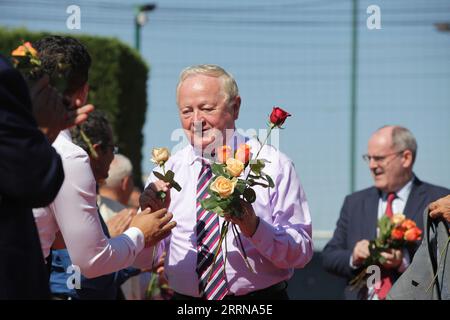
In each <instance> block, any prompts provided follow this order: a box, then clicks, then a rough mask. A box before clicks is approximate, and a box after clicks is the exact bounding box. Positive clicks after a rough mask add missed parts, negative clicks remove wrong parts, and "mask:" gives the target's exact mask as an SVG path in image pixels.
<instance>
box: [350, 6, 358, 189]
mask: <svg viewBox="0 0 450 320" xmlns="http://www.w3.org/2000/svg"><path fill="white" fill-rule="evenodd" d="M351 54H352V65H351V84H350V193H352V192H354V191H355V186H356V142H357V139H356V135H357V130H356V129H357V128H356V124H357V111H358V105H357V102H358V101H357V100H358V0H353V5H352V51H351Z"/></svg>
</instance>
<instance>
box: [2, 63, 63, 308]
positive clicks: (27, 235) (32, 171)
mask: <svg viewBox="0 0 450 320" xmlns="http://www.w3.org/2000/svg"><path fill="white" fill-rule="evenodd" d="M0 154H1V156H0V181H1V182H0V299H45V298H48V297H49V289H48V277H47V271H46V267H45V263H44V257H43V255H42V250H41V245H40V242H39V236H38V233H37V230H36V225H35V223H34V218H33V214H32V212H31V208H34V207H40V206H45V205H47V204H49V203H50V202H51V201H52V200H53V199H54V197H55V196H56V194H57V193H58V191H59V188H60V186H61V184H62V182H63V180H64V171H63V167H62V163H61V159H60V157H59V156H58V154H57V153H56V151H55V150H54V149H53V148H52V147H51V146H50V144H49V142H48V140H47V138H46V137H45V136H44V134H43V133H42V132H41V131H40V130H39V129H38V127H37V123H36V122H35V120H34V118H33V114H32V109H31V101H30V95H29V93H28V88H27V85H26V83H25V81H24V80H23V78H22V77H21V75H20V74H19V73H18V72H17V71H16V70H14V69H12V68H11V66H10V65H9V64H8V63H7V62H6V60H5V59H3V58H2V57H0Z"/></svg>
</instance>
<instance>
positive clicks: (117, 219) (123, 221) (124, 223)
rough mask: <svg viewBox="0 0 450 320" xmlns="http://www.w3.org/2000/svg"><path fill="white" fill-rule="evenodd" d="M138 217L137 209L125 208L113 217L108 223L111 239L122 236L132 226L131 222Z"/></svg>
mask: <svg viewBox="0 0 450 320" xmlns="http://www.w3.org/2000/svg"><path fill="white" fill-rule="evenodd" d="M135 215H136V210H135V209H128V208H125V209H123V210H121V211H120V212H119V213H117V214H116V215H115V216H113V217H112V218H111V219H109V220H108V221H107V222H106V225H107V226H108V231H109V235H110V237H111V238H114V237H117V236H118V235H120V234H122V233H123V232H124V231H125V230H127V229H128V227H129V226H130V223H131V220H132V219H133V217H134V216H135Z"/></svg>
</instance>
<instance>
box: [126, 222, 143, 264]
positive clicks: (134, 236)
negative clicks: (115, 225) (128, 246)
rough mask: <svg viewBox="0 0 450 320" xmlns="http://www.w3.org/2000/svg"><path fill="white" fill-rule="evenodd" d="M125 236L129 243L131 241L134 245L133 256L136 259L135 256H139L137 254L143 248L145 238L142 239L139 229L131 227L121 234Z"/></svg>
mask: <svg viewBox="0 0 450 320" xmlns="http://www.w3.org/2000/svg"><path fill="white" fill-rule="evenodd" d="M123 234H125V235H127V236H128V237H129V238H130V239H131V241H133V244H134V250H135V251H134V252H133V253H134V254H133V256H135V257H136V255H137V254H139V252H141V251H142V249H144V247H145V238H144V234H143V233H142V231H141V230H140V229H139V228H136V227H131V228H129V229H127V230H125V232H124V233H123Z"/></svg>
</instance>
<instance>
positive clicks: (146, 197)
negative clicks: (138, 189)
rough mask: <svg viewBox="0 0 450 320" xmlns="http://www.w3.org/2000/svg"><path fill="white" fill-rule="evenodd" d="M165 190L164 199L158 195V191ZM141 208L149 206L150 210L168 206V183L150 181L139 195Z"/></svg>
mask: <svg viewBox="0 0 450 320" xmlns="http://www.w3.org/2000/svg"><path fill="white" fill-rule="evenodd" d="M161 191H162V192H165V193H166V197H165V198H164V201H163V200H161V198H160V197H159V196H158V193H159V192H161ZM139 205H140V206H141V210H144V209H147V208H150V209H151V210H152V211H156V210H160V209H163V208H166V209H167V208H169V205H170V183H168V182H164V181H162V180H157V181H155V182H152V183H150V184H149V185H148V186H147V188H145V190H144V191H143V192H142V194H141V196H140V197H139Z"/></svg>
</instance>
